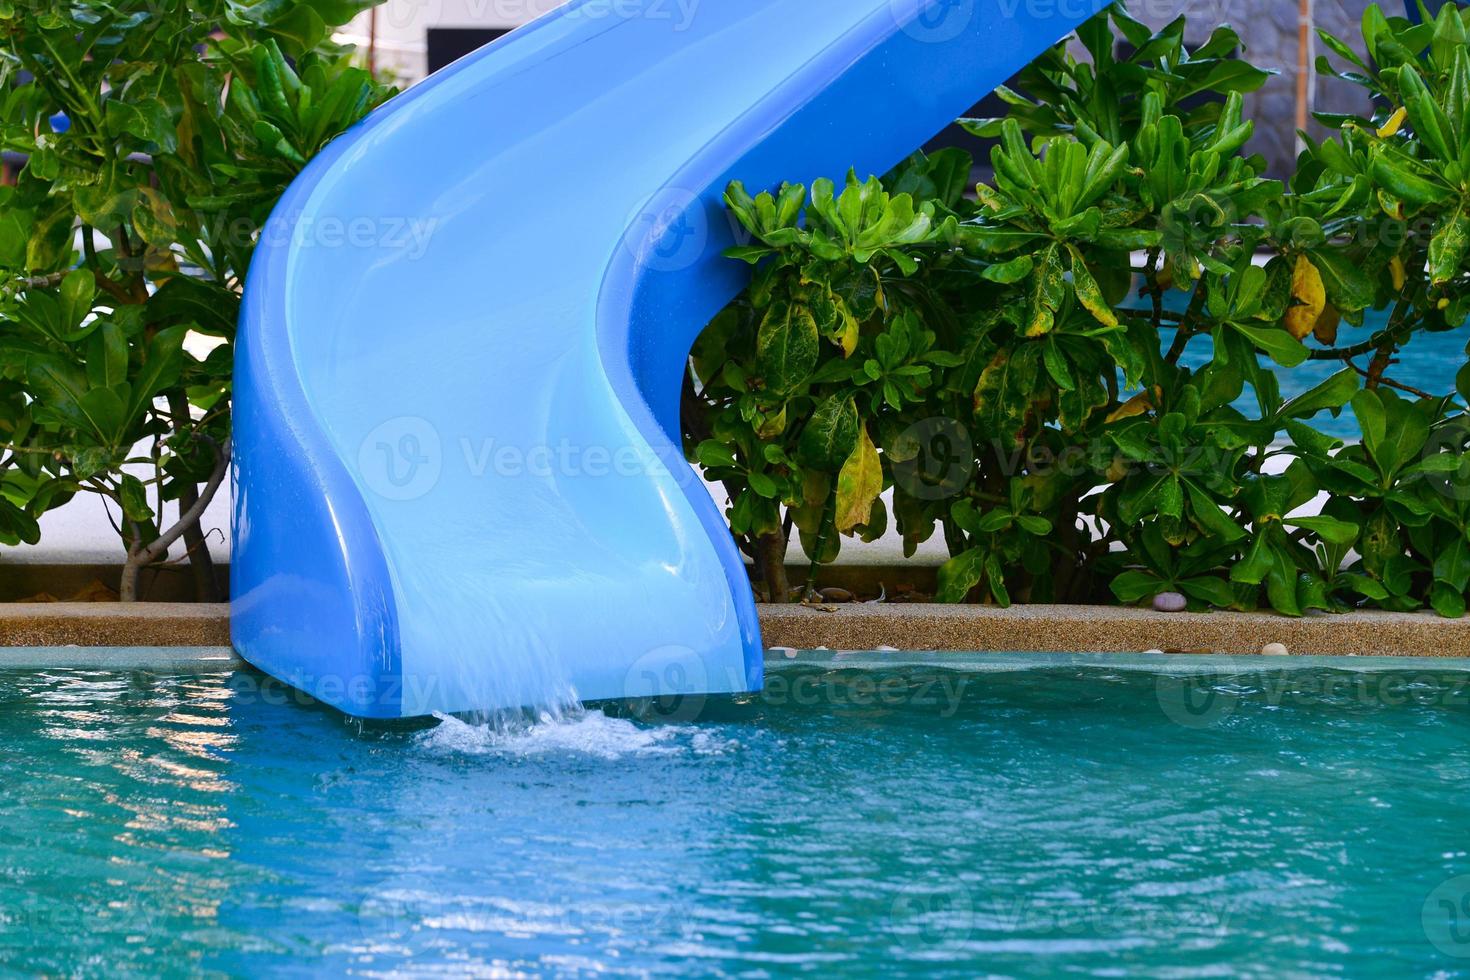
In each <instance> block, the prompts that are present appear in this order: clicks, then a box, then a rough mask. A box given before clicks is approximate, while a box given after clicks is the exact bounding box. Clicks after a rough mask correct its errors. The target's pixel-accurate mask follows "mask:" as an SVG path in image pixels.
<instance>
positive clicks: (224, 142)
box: [0, 0, 389, 598]
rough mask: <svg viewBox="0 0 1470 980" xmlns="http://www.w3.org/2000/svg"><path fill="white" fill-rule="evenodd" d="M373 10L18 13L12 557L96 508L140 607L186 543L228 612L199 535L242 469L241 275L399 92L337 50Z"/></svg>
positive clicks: (10, 250)
mask: <svg viewBox="0 0 1470 980" xmlns="http://www.w3.org/2000/svg"><path fill="white" fill-rule="evenodd" d="M372 2H373V0H255V2H246V0H203V2H196V0H190V2H188V3H185V2H183V0H167V2H159V0H68V2H47V0H38V2H28V3H25V4H18V3H11V2H5V0H0V147H3V149H4V150H6V151H8V152H11V153H18V154H23V155H24V161H25V162H24V165H23V166H22V167H21V169H20V170H19V174H18V176H17V178H16V180H15V182H14V185H13V186H6V187H0V430H3V433H4V449H3V452H0V542H4V543H8V544H15V543H17V542H20V541H26V542H32V543H33V542H35V541H36V540H37V538H38V536H39V529H38V527H37V523H36V521H37V518H38V517H40V515H41V514H43V513H44V512H45V511H46V510H48V509H50V508H52V507H55V506H58V505H60V504H62V503H65V502H66V501H67V500H69V499H71V498H72V497H73V496H75V495H76V494H79V493H92V494H98V495H100V496H102V497H104V498H105V499H106V500H107V501H108V503H109V514H110V515H111V516H113V517H114V519H115V521H116V526H117V527H118V530H119V533H120V535H121V537H122V540H123V544H124V546H125V548H126V550H127V564H126V571H125V574H124V576H123V584H122V594H123V597H124V598H133V597H134V595H135V592H136V587H137V573H138V570H139V569H140V568H142V567H144V566H146V565H148V564H151V563H154V562H157V561H160V560H162V559H163V558H164V557H165V555H166V552H167V548H168V544H169V542H171V541H173V540H176V539H177V538H178V537H180V536H182V537H183V538H184V541H185V544H186V546H187V548H188V551H189V554H190V557H191V559H192V565H193V568H194V571H195V573H196V584H197V585H198V587H199V592H200V596H201V598H206V597H213V593H214V591H215V589H214V585H213V582H212V571H211V564H210V561H209V551H208V545H207V543H206V542H205V540H204V537H203V535H202V534H201V533H200V530H199V527H198V522H197V518H198V516H199V514H200V513H201V512H202V509H203V506H204V505H205V504H206V503H207V502H208V498H209V497H210V496H211V495H212V494H213V493H214V492H215V490H216V489H217V488H218V486H219V484H220V481H221V480H222V478H223V477H224V474H225V472H226V467H227V463H228V459H229V431H230V428H229V426H230V417H229V401H230V370H231V362H232V340H233V337H234V331H235V318H236V314H237V311H238V308H239V301H240V288H241V278H242V277H243V275H244V273H245V270H246V268H247V267H248V266H249V262H250V255H251V251H252V249H253V247H254V245H255V242H256V240H257V236H258V235H259V233H260V231H261V229H262V227H263V225H264V223H265V220H266V217H267V215H268V214H269V212H270V209H271V207H272V206H273V205H274V203H275V202H276V200H277V198H278V197H279V196H280V194H281V192H282V191H283V190H284V189H285V187H286V185H287V184H288V183H289V182H290V180H291V179H292V177H294V176H295V175H296V174H297V172H299V170H300V169H301V167H302V166H303V165H304V163H305V162H306V160H307V159H308V158H309V157H311V156H312V155H313V154H314V153H316V152H317V151H318V150H320V149H321V147H322V146H323V145H324V144H325V143H327V142H328V141H329V140H331V139H332V138H333V137H334V136H336V135H337V134H338V133H340V132H341V131H342V130H343V129H345V128H346V127H347V126H349V125H351V124H352V123H353V122H355V121H357V120H358V119H359V118H361V117H362V116H363V115H364V114H365V113H366V112H367V111H368V109H370V108H371V107H372V106H374V105H375V104H377V103H378V102H380V101H382V100H383V99H384V98H385V97H386V96H387V95H388V94H389V93H388V92H387V91H386V90H385V89H384V88H382V87H381V86H379V85H378V84H377V83H376V82H375V81H374V80H373V79H372V78H371V77H370V76H369V75H368V74H367V73H366V72H364V71H362V70H360V69H357V68H353V67H351V65H350V64H349V63H348V52H346V51H345V50H344V49H341V48H339V47H338V46H337V45H335V44H333V43H332V42H331V40H330V31H331V29H332V28H334V27H336V26H338V25H341V24H343V23H345V22H346V21H347V20H348V19H350V18H351V17H352V16H353V15H355V14H356V13H357V12H358V11H359V10H361V9H364V8H366V7H368V6H371V5H372ZM63 122H64V123H65V124H64V125H63ZM191 332H192V333H194V334H197V335H203V336H206V337H211V338H216V341H217V346H215V347H214V348H213V350H212V351H211V352H210V353H209V355H208V356H207V357H205V358H204V359H203V360H199V359H197V358H196V357H194V356H192V355H191V354H189V353H188V352H186V351H185V350H184V348H183V342H184V339H185V337H186V335H188V334H189V333H191ZM135 447H143V448H144V451H142V452H135ZM125 465H128V466H129V469H132V468H133V467H134V466H137V467H141V468H142V472H143V473H145V474H147V475H145V476H141V477H140V476H135V475H133V473H132V472H130V471H129V469H125V468H124V467H125ZM166 500H176V501H178V504H179V508H180V511H181V512H182V514H183V518H182V519H181V520H180V521H179V522H177V523H176V524H174V525H173V526H172V527H168V526H164V525H163V524H162V523H161V521H160V517H161V515H162V513H163V509H162V508H163V502H164V501H166Z"/></svg>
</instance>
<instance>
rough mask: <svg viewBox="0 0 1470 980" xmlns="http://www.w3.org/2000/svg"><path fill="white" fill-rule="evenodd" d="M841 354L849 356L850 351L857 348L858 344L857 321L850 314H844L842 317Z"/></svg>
mask: <svg viewBox="0 0 1470 980" xmlns="http://www.w3.org/2000/svg"><path fill="white" fill-rule="evenodd" d="M840 340H841V343H842V356H843V357H851V356H852V352H853V351H855V350H857V344H858V322H857V318H856V317H854V316H852V314H850V313H848V314H844V315H843V317H842V337H841V338H840Z"/></svg>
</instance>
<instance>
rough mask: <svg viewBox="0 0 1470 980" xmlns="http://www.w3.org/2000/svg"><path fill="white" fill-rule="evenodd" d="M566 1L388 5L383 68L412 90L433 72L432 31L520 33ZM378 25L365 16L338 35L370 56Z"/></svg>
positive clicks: (380, 45)
mask: <svg viewBox="0 0 1470 980" xmlns="http://www.w3.org/2000/svg"><path fill="white" fill-rule="evenodd" d="M561 3H562V0H387V2H386V3H384V4H382V5H381V6H379V7H378V8H377V9H376V21H377V64H378V67H379V68H380V69H385V70H390V71H392V72H394V73H395V74H396V75H397V76H398V78H399V80H400V82H401V84H404V85H411V84H413V83H414V82H417V81H419V80H420V79H421V78H423V77H424V75H425V74H427V72H428V58H427V39H428V31H429V28H431V27H518V26H520V25H521V24H524V23H526V22H527V21H530V20H534V19H535V18H537V17H539V16H540V15H541V14H543V13H545V12H546V11H548V10H551V9H552V8H554V7H557V6H559V5H560V4H561ZM372 21H373V14H372V13H364V14H360V15H359V16H358V17H357V19H356V20H354V21H353V22H352V23H351V24H350V25H348V27H347V28H346V29H345V30H344V31H342V32H341V34H339V35H338V37H339V38H340V39H342V40H345V41H350V42H351V43H353V44H356V45H357V46H358V47H359V48H360V49H362V50H363V51H364V52H365V51H366V50H367V47H368V36H369V32H370V27H371V24H372Z"/></svg>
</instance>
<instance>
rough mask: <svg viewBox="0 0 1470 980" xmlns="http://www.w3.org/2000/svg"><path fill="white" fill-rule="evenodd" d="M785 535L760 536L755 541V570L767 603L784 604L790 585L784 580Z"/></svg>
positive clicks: (789, 593)
mask: <svg viewBox="0 0 1470 980" xmlns="http://www.w3.org/2000/svg"><path fill="white" fill-rule="evenodd" d="M786 547H787V541H786V535H784V534H780V533H777V534H762V535H761V536H760V537H758V538H756V539H755V554H756V568H757V570H758V571H759V572H760V574H761V580H762V581H763V582H765V585H766V601H767V602H786V601H787V599H788V598H789V597H790V595H791V584H790V583H789V582H788V581H787V580H786Z"/></svg>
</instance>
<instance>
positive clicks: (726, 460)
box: [694, 439, 735, 470]
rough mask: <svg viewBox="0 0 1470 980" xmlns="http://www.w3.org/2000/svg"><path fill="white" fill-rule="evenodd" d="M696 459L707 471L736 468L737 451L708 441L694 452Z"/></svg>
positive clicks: (712, 440)
mask: <svg viewBox="0 0 1470 980" xmlns="http://www.w3.org/2000/svg"><path fill="white" fill-rule="evenodd" d="M694 458H695V459H697V460H698V461H699V465H700V466H703V467H705V468H707V469H712V470H713V469H720V468H722V467H723V468H731V467H734V466H735V451H734V450H733V449H731V448H730V447H729V446H727V445H725V444H724V443H722V442H717V441H716V440H714V439H706V440H704V441H703V442H701V443H700V444H699V445H698V446H697V447H696V448H695V450H694Z"/></svg>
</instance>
